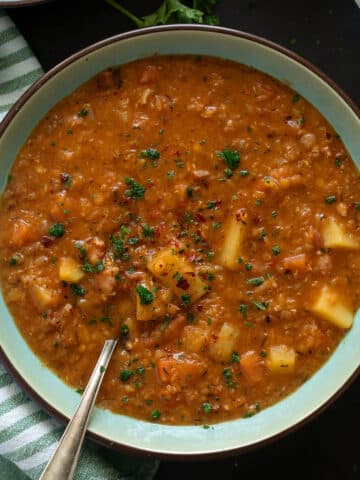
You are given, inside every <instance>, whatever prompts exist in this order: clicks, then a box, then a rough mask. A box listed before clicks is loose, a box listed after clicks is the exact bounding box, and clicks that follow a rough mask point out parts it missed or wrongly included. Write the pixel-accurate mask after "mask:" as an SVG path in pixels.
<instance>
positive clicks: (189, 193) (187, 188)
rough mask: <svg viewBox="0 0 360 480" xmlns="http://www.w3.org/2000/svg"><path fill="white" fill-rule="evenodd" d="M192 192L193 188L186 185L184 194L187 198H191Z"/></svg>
mask: <svg viewBox="0 0 360 480" xmlns="http://www.w3.org/2000/svg"><path fill="white" fill-rule="evenodd" d="M193 193H194V189H193V188H192V187H186V196H187V197H188V198H192V196H193Z"/></svg>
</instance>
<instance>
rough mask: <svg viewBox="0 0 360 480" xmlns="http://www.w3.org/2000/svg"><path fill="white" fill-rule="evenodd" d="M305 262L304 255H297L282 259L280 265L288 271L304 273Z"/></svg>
mask: <svg viewBox="0 0 360 480" xmlns="http://www.w3.org/2000/svg"><path fill="white" fill-rule="evenodd" d="M306 260H307V259H306V255H305V253H300V254H299V255H294V256H292V257H286V258H284V259H283V261H282V264H283V266H284V267H285V268H286V269H289V270H297V271H304V270H305V269H306Z"/></svg>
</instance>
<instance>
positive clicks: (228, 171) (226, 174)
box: [224, 168, 233, 178]
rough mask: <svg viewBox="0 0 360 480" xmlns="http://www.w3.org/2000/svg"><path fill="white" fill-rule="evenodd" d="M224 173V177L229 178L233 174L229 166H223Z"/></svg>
mask: <svg viewBox="0 0 360 480" xmlns="http://www.w3.org/2000/svg"><path fill="white" fill-rule="evenodd" d="M224 175H225V177H226V178H231V177H232V176H233V172H232V171H231V170H230V168H225V170H224Z"/></svg>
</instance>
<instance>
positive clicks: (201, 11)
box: [105, 0, 219, 28]
mask: <svg viewBox="0 0 360 480" xmlns="http://www.w3.org/2000/svg"><path fill="white" fill-rule="evenodd" d="M105 2H106V3H108V4H109V5H111V6H112V7H114V8H116V10H118V11H119V12H121V13H122V14H124V15H126V16H127V17H128V18H130V20H132V21H133V22H134V23H135V25H136V26H137V27H139V28H144V27H153V26H155V25H165V24H170V23H206V24H208V25H218V24H219V18H218V16H217V15H216V13H215V11H214V10H215V6H216V4H217V2H218V0H193V1H192V7H189V6H188V5H185V4H184V3H182V2H180V0H164V1H163V2H162V4H161V5H160V7H159V8H158V9H157V10H155V12H153V13H151V14H149V15H145V16H144V17H141V18H139V17H137V16H136V15H134V14H133V13H132V12H130V11H129V10H128V9H127V8H125V7H123V6H122V5H121V4H120V3H119V2H117V1H116V0H105Z"/></svg>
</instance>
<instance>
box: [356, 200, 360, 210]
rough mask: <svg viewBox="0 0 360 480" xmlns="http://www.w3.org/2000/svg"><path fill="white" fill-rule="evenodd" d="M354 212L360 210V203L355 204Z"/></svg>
mask: <svg viewBox="0 0 360 480" xmlns="http://www.w3.org/2000/svg"><path fill="white" fill-rule="evenodd" d="M355 210H360V202H355Z"/></svg>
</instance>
